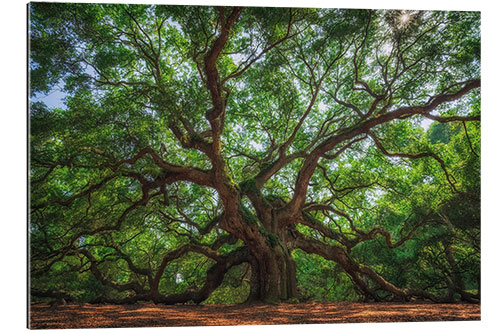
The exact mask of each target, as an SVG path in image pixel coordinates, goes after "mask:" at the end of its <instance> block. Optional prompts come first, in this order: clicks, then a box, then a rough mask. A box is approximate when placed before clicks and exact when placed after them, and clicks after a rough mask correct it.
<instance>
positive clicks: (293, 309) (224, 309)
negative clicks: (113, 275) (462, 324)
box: [30, 302, 481, 329]
mask: <svg viewBox="0 0 500 333" xmlns="http://www.w3.org/2000/svg"><path fill="white" fill-rule="evenodd" d="M30 313H31V328H34V329H40V328H51V329H52V328H90V327H158V326H162V327H165V326H218V325H222V326H224V325H283V324H321V323H324V324H327V323H373V322H408V321H454V320H480V319H481V315H480V306H479V305H474V304H431V303H351V302H339V303H305V304H281V305H263V304H255V305H175V306H172V305H153V304H136V305H108V304H106V305H92V304H68V305H61V306H58V307H55V308H54V307H50V306H49V305H47V304H33V305H32V306H31V312H30Z"/></svg>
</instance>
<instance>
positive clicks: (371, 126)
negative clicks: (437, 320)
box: [29, 3, 481, 304]
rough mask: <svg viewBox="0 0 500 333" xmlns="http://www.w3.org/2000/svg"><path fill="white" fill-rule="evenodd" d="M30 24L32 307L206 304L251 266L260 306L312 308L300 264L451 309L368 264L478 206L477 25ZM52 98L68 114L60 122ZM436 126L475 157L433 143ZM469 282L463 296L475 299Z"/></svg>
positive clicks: (427, 16)
mask: <svg viewBox="0 0 500 333" xmlns="http://www.w3.org/2000/svg"><path fill="white" fill-rule="evenodd" d="M29 14H30V26H29V41H30V58H29V59H30V62H29V65H30V94H31V97H32V99H31V104H30V126H31V136H30V179H31V182H30V193H31V217H30V218H31V221H30V229H29V233H30V240H31V286H32V291H31V294H32V296H34V297H36V296H39V297H56V296H57V297H59V298H65V297H69V296H68V295H70V294H71V295H72V296H71V297H75V296H74V295H81V294H82V293H85V292H88V293H90V295H93V294H92V291H89V290H90V289H92V288H93V289H92V290H98V293H99V294H95V295H94V296H95V299H94V301H99V300H100V301H108V302H117V303H120V302H136V301H141V300H142V301H154V302H160V303H167V304H174V303H182V302H188V301H193V302H196V303H200V302H203V301H204V300H206V299H207V298H208V297H209V296H210V295H211V294H212V292H213V291H214V290H216V289H217V288H218V287H219V286H220V285H221V283H222V282H223V280H224V276H225V275H226V274H227V273H228V271H230V270H231V269H233V268H234V267H240V266H241V267H246V270H245V272H243V273H244V274H243V275H242V279H244V280H245V281H246V282H245V283H248V285H249V292H248V297H247V299H248V301H252V300H261V301H266V302H271V303H276V302H280V301H281V300H288V299H294V298H298V297H299V295H298V291H297V264H296V260H295V259H294V256H293V253H292V251H294V250H297V249H300V250H301V251H302V252H300V253H302V254H300V255H306V254H304V252H305V253H308V254H316V255H319V256H321V257H323V258H325V259H327V260H329V261H333V262H335V263H337V264H338V265H340V267H341V268H342V270H343V272H344V273H345V274H347V276H348V277H349V278H350V279H351V281H352V283H353V285H354V286H355V288H356V290H358V291H359V292H360V293H362V294H363V295H365V296H366V297H367V298H369V299H374V300H380V299H382V298H385V299H390V298H392V299H400V300H403V299H410V298H414V297H420V298H427V299H431V300H435V301H440V300H443V299H444V298H443V297H442V295H439V294H436V293H432V292H429V291H427V290H426V289H425V288H417V287H415V288H413V287H412V286H398V285H397V284H396V282H391V281H390V280H389V279H387V278H384V276H383V269H381V268H380V267H378V268H376V267H369V266H368V265H365V264H363V263H362V262H360V258H359V257H357V258H355V257H354V256H353V255H352V251H354V250H355V249H356V248H357V247H360V246H361V245H362V244H365V243H369V242H373V241H376V240H378V241H382V242H381V243H380V242H379V243H380V244H383V245H384V246H385V247H386V248H390V249H397V248H399V247H401V246H404V245H406V243H407V242H408V241H409V240H412V239H415V237H417V235H419V233H420V232H421V230H424V231H425V232H422V236H421V237H424V236H425V237H426V235H427V236H429V235H430V234H432V232H433V230H435V229H432V228H436V230H437V229H438V228H442V227H443V225H445V224H444V222H443V221H445V217H446V216H443V214H442V207H444V205H446V204H448V203H449V202H450V200H454V198H461V197H462V196H466V195H467V194H468V192H469V190H470V187H468V185H467V184H468V183H467V179H466V178H467V177H466V176H464V174H466V172H463V170H464V169H463V168H464V167H465V166H464V164H463V163H462V164H460V163H459V162H457V161H460V159H462V156H465V155H464V154H466V156H468V158H476V159H475V161H476V162H477V161H478V140H479V130H478V121H479V120H480V116H479V87H480V85H481V81H480V31H479V25H480V21H479V14H478V13H474V12H428V11H392V10H385V11H381V10H343V9H301V8H240V7H234V8H233V7H217V8H211V7H195V6H161V5H151V6H146V5H117V4H62V3H59V4H50V3H32V4H30V6H29ZM54 87H60V88H61V89H62V91H63V92H64V96H65V97H64V104H62V103H60V104H59V105H56V107H52V108H49V107H47V106H46V105H45V104H44V103H43V101H44V100H45V101H47V100H48V99H47V98H44V96H47V95H48V94H49V93H50V91H51V90H52V89H54ZM425 119H427V120H428V122H430V121H433V122H439V123H443V124H444V125H449V126H451V127H450V128H454V129H456V130H454V131H455V132H453V133H454V134H453V135H455V136H457V135H461V138H462V139H464V138H467V141H465V139H464V140H462V142H467V144H466V145H465V148H464V149H462V150H460V151H459V150H458V148H457V149H455V148H453V149H451V148H449V147H450V145H451V143H448V144H443V143H441V144H433V143H431V142H430V141H429V139H428V137H427V136H426V134H425V130H424V129H423V128H422V123H423V124H426V123H425V121H424V120H425ZM453 124H458V125H459V126H454V127H453ZM457 133H458V134H457ZM465 134H466V136H464V135H465ZM455 141H457V140H455ZM455 141H454V142H455ZM457 142H458V141H457ZM456 144H457V145H458V143H456ZM457 147H458V146H457ZM471 152H473V154H472V153H471ZM461 154H462V155H461ZM477 163H478V162H477ZM477 163H476V164H477ZM470 165H472V164H471V163H469V164H466V166H470ZM468 172H472V174H473V175H476V174H477V175H478V169H477V168H475V169H474V168H472V169H471V168H469V169H468ZM477 209H478V207H477ZM450 227H451V228H453V226H452V225H451V224H450ZM440 244H441V243H440ZM448 248H449V251H448V252H449V253H450V256H449V257H448V258H449V259H450V261H449V263H452V262H453V260H454V257H453V255H454V254H453V247H452V246H451V245H450V246H449V247H448ZM448 252H447V253H448ZM370 255H371V256H372V257H377V253H371V254H370ZM189 256H191V257H189ZM182 258H184V259H183V260H184V261H183V262H184V263H185V266H186V267H185V268H186V269H187V268H189V269H191V270H192V274H193V276H194V277H195V278H196V281H198V282H197V283H195V284H194V285H192V286H191V287H192V288H187V289H186V288H184V290H179V289H175V288H174V287H172V286H171V285H172V281H173V279H176V276H177V275H176V271H175V270H176V269H177V271H179V270H182V269H183V268H182V265H177V266H175V267H177V268H176V269H169V267H174V264H175V262H176V261H179V260H181V259H182ZM186 258H187V259H186ZM200 258H201V259H200ZM190 260H191V261H190ZM195 262H196V263H197V264H196V265H197V266H195V264H194V263H195ZM456 266H457V264H455V268H456ZM175 267H174V268H175ZM422 269H423V268H422ZM457 272H458V269H455V270H454V271H453V272H452V273H454V274H452V275H449V276H451V278H449V276H448V277H447V278H446V279H448V280H446V281H448V282H446V283H447V285H448V287H449V288H451V290H454V291H456V292H458V293H459V294H460V295H461V297H462V299H465V300H470V301H477V300H478V296H477V295H474V294H472V293H470V292H467V291H466V290H465V287H464V283H463V281H462V282H461V280H460V278H459V276H458V275H459V273H457ZM450 274H451V273H450ZM58 275H60V276H61V277H62V276H64V279H60V280H58V279H57V276H58ZM183 278H184V279H186V278H187V277H186V275H185V274H184V275H179V276H177V279H178V281H177V282H178V283H180V282H181V281H183ZM168 281H170V282H168ZM200 281H202V283H200ZM450 281H451V282H450ZM174 284H175V283H174ZM85 288H87V289H85ZM96 293H97V292H96ZM54 295H56V296H54Z"/></svg>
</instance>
